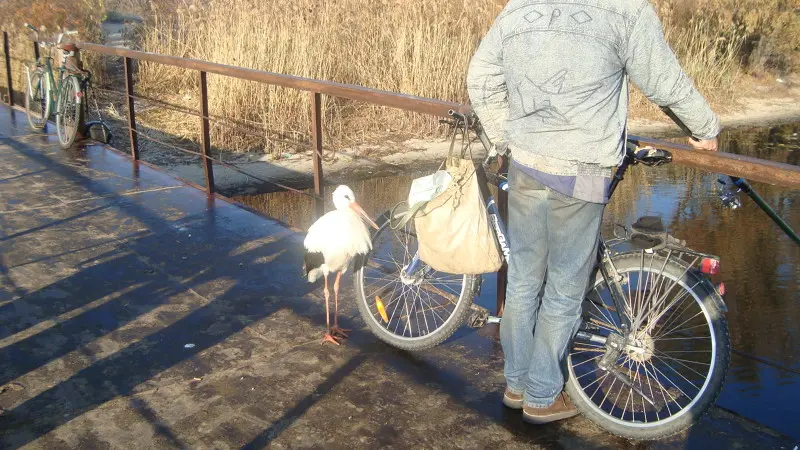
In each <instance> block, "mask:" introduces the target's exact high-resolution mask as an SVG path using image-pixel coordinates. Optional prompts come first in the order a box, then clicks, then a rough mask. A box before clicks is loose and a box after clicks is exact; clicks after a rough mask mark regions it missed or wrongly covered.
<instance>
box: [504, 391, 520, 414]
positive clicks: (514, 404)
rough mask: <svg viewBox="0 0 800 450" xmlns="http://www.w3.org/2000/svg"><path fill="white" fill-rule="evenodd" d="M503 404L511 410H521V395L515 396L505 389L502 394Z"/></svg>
mask: <svg viewBox="0 0 800 450" xmlns="http://www.w3.org/2000/svg"><path fill="white" fill-rule="evenodd" d="M503 404H504V405H506V406H507V407H509V408H511V409H522V394H515V393H513V392H511V390H510V389H508V388H506V392H505V393H504V394H503Z"/></svg>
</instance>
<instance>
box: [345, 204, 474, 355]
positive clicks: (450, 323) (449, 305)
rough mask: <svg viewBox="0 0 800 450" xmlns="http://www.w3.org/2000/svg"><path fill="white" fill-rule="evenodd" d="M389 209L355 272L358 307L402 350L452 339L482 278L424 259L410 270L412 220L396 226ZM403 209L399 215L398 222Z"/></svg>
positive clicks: (381, 334)
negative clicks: (441, 267)
mask: <svg viewBox="0 0 800 450" xmlns="http://www.w3.org/2000/svg"><path fill="white" fill-rule="evenodd" d="M388 217H389V216H388V214H386V215H384V217H383V218H382V219H379V221H378V223H381V222H383V223H382V226H381V227H380V229H379V230H378V231H377V232H376V234H375V236H374V237H373V240H372V245H373V249H372V252H371V253H370V255H368V257H367V258H366V260H365V261H361V262H360V263H359V266H360V267H359V268H358V269H357V271H356V274H355V277H354V284H355V291H356V297H357V298H358V300H357V303H358V309H359V312H360V313H361V317H362V318H363V319H364V321H365V322H366V323H367V326H368V327H369V328H370V330H372V332H373V333H374V334H375V335H376V336H377V337H378V338H379V339H381V340H382V341H384V342H386V343H387V344H389V345H392V346H394V347H397V348H400V349H404V350H424V349H428V348H432V347H434V346H436V345H439V344H440V343H442V342H443V341H444V340H445V339H447V338H449V337H450V336H451V335H452V334H453V333H454V332H455V331H456V330H457V329H458V328H459V327H460V326H461V325H462V324H463V323H464V320H465V319H466V316H467V314H469V311H470V306H471V305H472V300H473V297H474V296H475V294H476V292H477V287H478V283H479V277H477V276H472V275H456V274H447V273H441V272H437V271H434V270H433V269H431V268H430V267H428V266H427V265H425V264H424V263H423V262H420V263H419V264H420V266H419V267H420V268H419V269H418V270H415V271H413V273H408V271H407V270H406V269H408V268H409V266H410V265H411V262H412V260H413V259H414V255H416V253H417V236H416V232H415V229H414V221H413V220H411V221H409V223H408V224H406V225H405V227H403V228H400V229H393V228H392V227H391V226H390V223H389V220H388ZM401 218H402V214H399V215H396V216H395V217H394V218H393V219H392V222H394V223H396V222H398V221H399V220H400V219H401Z"/></svg>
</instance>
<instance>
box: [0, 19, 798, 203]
mask: <svg viewBox="0 0 800 450" xmlns="http://www.w3.org/2000/svg"><path fill="white" fill-rule="evenodd" d="M75 44H77V46H78V48H79V49H81V50H83V51H90V52H94V53H98V54H102V55H106V56H118V57H121V58H123V61H124V69H125V90H126V92H125V94H126V96H127V99H126V100H127V102H126V103H127V107H128V128H129V139H130V144H131V156H132V157H133V158H134V159H135V160H138V159H139V145H138V139H137V138H138V134H139V133H138V131H137V128H136V111H135V104H134V99H135V98H136V97H135V96H134V78H133V70H132V69H133V60H140V61H149V62H153V63H158V64H163V65H168V66H173V67H179V68H184V69H188V70H196V71H197V72H198V73H199V79H200V105H199V108H198V109H199V113H198V114H197V115H198V116H199V117H200V120H201V148H202V157H203V161H204V171H205V175H206V189H207V190H208V192H209V193H212V192H214V191H215V188H214V173H213V162H214V161H213V158H212V157H211V156H210V154H209V153H210V148H211V139H210V133H209V130H210V126H209V120H210V119H211V118H210V117H209V112H208V86H207V74H208V73H213V74H217V75H223V76H228V77H233V78H239V79H243V80H250V81H255V82H259V83H264V84H269V85H273V86H280V87H285V88H290V89H296V90H302V91H307V92H309V93H310V96H311V124H310V130H311V143H312V150H313V156H314V192H315V194H316V195H318V196H319V195H321V194H322V186H323V185H324V182H323V177H322V173H323V170H322V169H323V168H322V144H323V142H322V132H323V129H324V124H323V122H322V97H321V96H322V95H328V96H332V97H338V98H344V99H349V100H355V101H360V102H364V103H370V104H374V105H381V106H388V107H393V108H398V109H403V110H407V111H411V112H415V113H420V114H425V115H433V116H441V117H447V116H448V112H449V111H450V110H456V111H459V112H467V111H469V109H470V108H469V106H467V105H461V104H458V103H454V102H447V101H442V100H436V99H430V98H423V97H416V96H412V95H405V94H399V93H395V92H388V91H382V90H377V89H370V88H365V87H361V86H355V85H349V84H344V83H336V82H331V81H320V80H314V79H310V78H303V77H296V76H290V75H282V74H277V73H272V72H266V71H262V70H255V69H247V68H244V67H236V66H230V65H226V64H219V63H212V62H208V61H201V60H197V59H189V58H181V57H177V56H169V55H162V54H157V53H148V52H141V51H136V50H130V49H125V48H119V47H110V46H106V45H99V44H93V43H89V42H76V43H75ZM33 48H34V57H36V58H38V56H39V55H38V53H39V50H38V46H37V43H36V42H34V43H33ZM3 49H4V52H5V60H6V78H7V80H8V84H9V86H11V83H12V82H11V78H12V77H11V66H10V62H9V61H10V55H9V44H8V33H6V32H4V33H3ZM10 91H13V87H11V88H10ZM9 99H10V101H11V103H12V104H13V95H11V94H9ZM633 139H635V140H638V141H639V142H641V143H643V144H647V145H652V146H655V147H658V148H663V149H666V150H670V151H671V152H672V153H673V160H674V162H675V163H677V164H681V165H684V166H688V167H694V168H698V169H702V170H708V171H712V172H718V173H724V174H726V175H733V176H738V177H743V178H748V179H750V180H754V181H759V182H763V183H769V184H777V185H780V186H784V187H789V188H800V167H797V166H793V165H790V164H784V163H778V162H773V161H767V160H762V159H757V158H752V157H748V156H743V155H737V154H732V153H722V152H720V153H711V152H702V151H695V150H692V149H691V148H690V147H689V146H688V145H680V144H674V143H670V142H665V141H661V140H657V139H650V138H645V137H633Z"/></svg>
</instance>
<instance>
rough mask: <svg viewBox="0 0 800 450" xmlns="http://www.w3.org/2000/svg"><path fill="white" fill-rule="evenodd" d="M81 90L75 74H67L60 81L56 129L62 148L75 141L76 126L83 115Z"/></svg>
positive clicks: (80, 121)
mask: <svg viewBox="0 0 800 450" xmlns="http://www.w3.org/2000/svg"><path fill="white" fill-rule="evenodd" d="M82 99H83V92H82V91H81V84H80V81H78V78H77V77H75V76H68V77H66V78H64V79H63V80H62V81H61V95H59V96H58V105H57V106H56V131H57V132H58V141H59V142H60V143H61V147H62V148H69V147H71V146H72V144H73V143H74V142H75V136H76V135H77V134H78V127H80V126H81V123H82V117H83V104H82V103H83V102H82Z"/></svg>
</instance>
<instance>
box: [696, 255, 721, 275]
mask: <svg viewBox="0 0 800 450" xmlns="http://www.w3.org/2000/svg"><path fill="white" fill-rule="evenodd" d="M700 271H701V272H703V273H704V274H706V275H716V274H717V273H718V272H719V260H718V259H713V258H703V260H702V261H701V262H700Z"/></svg>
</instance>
